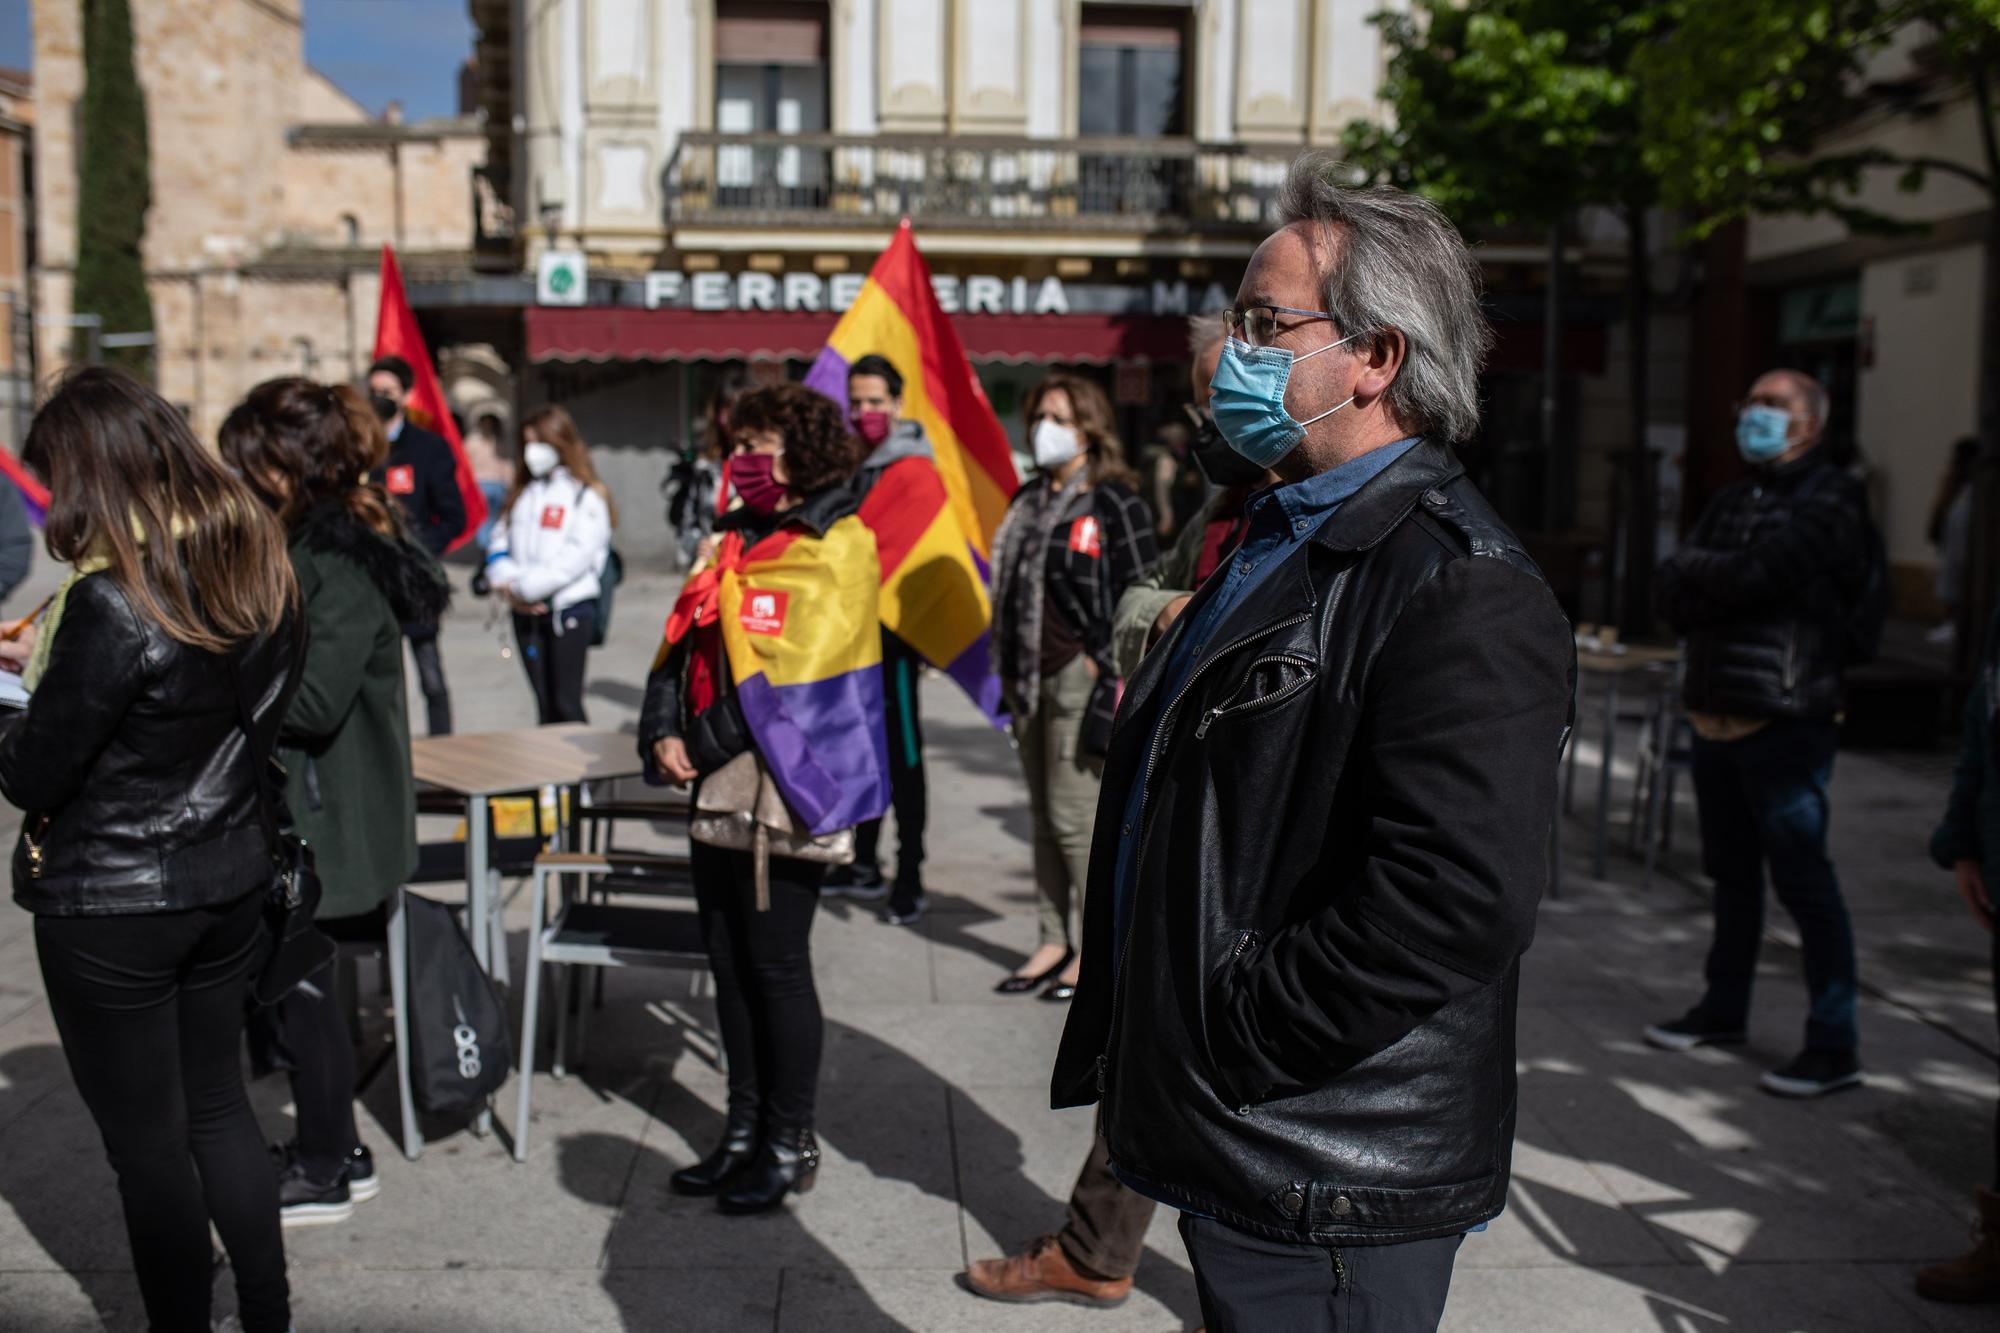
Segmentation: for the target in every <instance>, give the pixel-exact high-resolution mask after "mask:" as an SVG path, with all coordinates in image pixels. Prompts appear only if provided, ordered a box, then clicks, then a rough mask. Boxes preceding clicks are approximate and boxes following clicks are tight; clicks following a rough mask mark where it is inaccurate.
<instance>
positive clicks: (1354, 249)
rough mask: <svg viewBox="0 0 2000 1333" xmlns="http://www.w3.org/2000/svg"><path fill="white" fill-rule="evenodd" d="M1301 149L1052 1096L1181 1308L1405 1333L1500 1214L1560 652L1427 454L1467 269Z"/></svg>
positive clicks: (1240, 358)
mask: <svg viewBox="0 0 2000 1333" xmlns="http://www.w3.org/2000/svg"><path fill="white" fill-rule="evenodd" d="M1342 179H1343V175H1342V173H1341V170H1340V168H1339V166H1338V165H1337V163H1336V162H1335V161H1334V160H1333V159H1331V158H1329V157H1326V156H1322V155H1319V154H1308V155H1306V156H1304V157H1302V158H1301V159H1300V160H1299V161H1298V162H1297V163H1296V164H1295V165H1294V167H1293V169H1292V172H1291V174H1290V176H1289V178H1288V179H1287V182H1286V186H1285V189H1284V191H1283V195H1282V198H1281V204H1280V207H1281V210H1282V211H1281V216H1282V218H1283V219H1284V221H1285V224H1286V225H1285V226H1284V227H1283V229H1282V230H1280V231H1279V232H1278V233H1277V234H1276V235H1274V236H1272V237H1271V238H1270V239H1269V240H1267V241H1266V242H1265V243H1264V244H1263V245H1262V246H1261V247H1259V249H1258V251H1257V254H1256V256H1255V257H1254V258H1253V259H1252V261H1251V263H1250V268H1249V270H1248V272H1247V273H1246V274H1245V276H1244V279H1243V285H1242V288H1241V290H1240V291H1239V293H1238V297H1237V304H1236V306H1235V308H1234V309H1233V310H1232V311H1231V323H1232V326H1233V332H1234V333H1235V334H1236V335H1237V336H1235V337H1233V338H1232V339H1231V340H1230V342H1229V344H1228V345H1227V346H1226V347H1225V349H1224V352H1223V356H1222V361H1221V364H1220V365H1219V366H1218V367H1217V370H1216V373H1215V378H1214V380H1213V381H1212V384H1211V389H1212V394H1213V396H1212V398H1211V404H1210V405H1211V407H1212V409H1213V411H1214V413H1215V420H1216V424H1217V426H1219V427H1220V428H1221V430H1222V432H1223V434H1224V436H1225V437H1226V438H1227V439H1228V440H1229V443H1230V445H1231V446H1232V447H1233V448H1235V449H1236V450H1237V452H1238V453H1241V454H1243V455H1244V457H1245V458H1247V459H1249V460H1250V461H1251V462H1253V463H1256V464H1257V465H1259V466H1261V467H1269V468H1272V469H1273V470H1275V471H1276V472H1277V474H1278V476H1279V477H1280V478H1281V479H1282V483H1283V484H1281V485H1279V486H1276V487H1273V488H1270V489H1268V490H1265V491H1263V492H1261V493H1259V494H1258V495H1257V496H1256V497H1254V498H1253V499H1252V501H1251V503H1250V505H1249V508H1248V511H1247V512H1248V515H1249V529H1248V533H1247V535H1246V536H1245V538H1244V541H1243V543H1242V545H1241V547H1240V548H1239V549H1238V551H1237V553H1236V555H1235V556H1234V558H1232V559H1231V561H1230V562H1229V563H1228V564H1227V565H1226V566H1224V567H1223V568H1221V569H1218V570H1217V571H1216V573H1215V575H1214V576H1213V577H1211V578H1210V579H1209V580H1208V582H1207V583H1206V584H1205V585H1204V586H1203V587H1202V588H1201V589H1200V590H1199V592H1198V593H1197V594H1196V596H1195V598H1194V600H1193V601H1192V602H1191V603H1190V604H1189V605H1188V606H1187V608H1186V609H1185V610H1184V611H1183V612H1182V613H1181V615H1180V616H1179V617H1178V618H1177V619H1176V620H1175V621H1174V623H1173V625H1172V626H1171V627H1170V628H1169V629H1168V630H1167V632H1166V634H1165V636H1164V637H1163V638H1162V639H1161V641H1160V643H1159V645H1158V646H1157V647H1156V648H1155V649H1154V650H1153V651H1152V652H1151V653H1150V654H1148V655H1147V657H1146V659H1145V661H1144V663H1143V664H1142V665H1141V666H1140V668H1139V670H1138V671H1137V673H1135V674H1134V676H1133V677H1132V679H1131V680H1130V681H1129V682H1128V683H1127V687H1126V694H1125V699H1124V702H1123V704H1122V706H1121V708H1120V711H1119V715H1118V725H1117V729H1116V731H1115V733H1114V735H1113V739H1112V746H1111V754H1110V756H1109V758H1108V760H1107V761H1106V767H1105V775H1104V799H1103V801H1102V803H1101V804H1100V806H1099V809H1098V819H1097V828H1096V834H1095V839H1094V842H1093V847H1094V849H1095V850H1094V855H1093V857H1092V860H1091V870H1090V887H1089V891H1088V892H1087V893H1086V895H1085V902H1086V904H1087V907H1086V912H1087V919H1086V922H1085V943H1084V949H1083V957H1084V972H1083V981H1082V986H1081V989H1080V990H1079V992H1078V995H1077V997H1076V1000H1075V1002H1074V1005H1073V1007H1072V1009H1071V1012H1070V1018H1069V1025H1068V1027H1067V1029H1066V1030H1065V1032H1064V1034H1063V1043H1062V1051H1061V1054H1060V1056H1059V1057H1058V1060H1057V1065H1056V1071H1055V1077H1054V1080H1053V1100H1054V1102H1055V1104H1056V1105H1058V1106H1074V1105H1082V1104H1085V1103H1088V1102H1093V1101H1095V1102H1099V1103H1100V1115H1101V1123H1102V1126H1103V1132H1104V1136H1105V1140H1106V1143H1107V1144H1108V1147H1109V1152H1110V1157H1111V1162H1112V1167H1113V1170H1114V1171H1115V1172H1116V1173H1117V1175H1118V1177H1119V1179H1121V1180H1122V1181H1124V1182H1125V1183H1126V1184H1127V1185H1129V1186H1131V1187H1132V1188H1133V1189H1135V1190H1138V1191H1139V1192H1140V1193H1142V1194H1146V1195H1148V1196H1150V1197H1152V1198H1154V1199H1157V1200H1159V1201H1161V1202H1164V1203H1168V1204H1171V1205H1173V1206H1174V1207H1177V1208H1179V1209H1180V1210H1181V1213H1182V1218H1181V1235H1182V1237H1183V1239H1184V1240H1185V1241H1186V1242H1187V1246H1188V1254H1189V1257H1190V1258H1191V1259H1192V1260H1193V1264H1194V1270H1195V1279H1196V1282H1197V1284H1198V1286H1199V1288H1200V1292H1201V1301H1202V1313H1203V1315H1204V1316H1205V1318H1206V1320H1207V1324H1208V1327H1209V1329H1210V1330H1212V1333H1233V1331H1236V1330H1249V1329H1273V1328H1283V1329H1288V1330H1326V1331H1327V1333H1331V1330H1334V1329H1336V1328H1338V1329H1341V1330H1356V1329H1386V1328H1390V1327H1394V1328H1396V1329H1399V1330H1402V1329H1418V1328H1429V1327H1434V1326H1435V1325H1436V1323H1437V1321H1438V1319H1439V1318H1440V1317H1441V1315H1442V1313H1443V1309H1444V1301H1445V1294H1446V1291H1447V1289H1448V1287H1449V1285H1450V1280H1451V1270H1452V1265H1453V1262H1454V1259H1455V1257H1456V1253H1457V1249H1458V1245H1459V1242H1460V1240H1461V1238H1462V1237H1463V1236H1464V1234H1465V1233H1466V1232H1467V1231H1469V1230H1472V1229H1474V1228H1476V1227H1478V1226H1479V1225H1481V1224H1482V1223H1484V1222H1485V1221H1487V1220H1488V1219H1489V1218H1492V1217H1494V1216H1495V1215H1497V1214H1498V1213H1499V1211H1500V1209H1501V1207H1502V1205H1503V1203H1504V1202H1505V1199H1506V1191H1507V1180H1508V1165H1509V1159H1510V1156H1511V1151H1512V1144H1513V1134H1514V1101H1515V1083H1514V997H1515V989H1516V982H1517V977H1518V965H1519V958H1520V955H1521V953H1522V951H1523V950H1524V949H1525V948H1526V947H1527V944H1528V940H1529V938H1530V936H1531V935H1532V933H1533V929H1534V921H1535V909H1536V904H1537V903H1538V901H1539V899H1540V895H1541V891H1542V886H1543V885H1544V884H1545V883H1546V882H1547V879H1548V872H1549V865H1548V847H1549V828H1550V824H1551V822H1552V821H1553V819H1554V817H1555V808H1556V768H1557V757H1558V754H1559V752H1560V750H1561V748H1562V743H1563V739H1564V736H1565V734H1566V731H1567V728H1568V722H1569V715H1570V689H1571V678H1572V676H1573V674H1574V652H1573V647H1572V642H1571V637H1570V630H1569V626H1568V624H1567V623H1566V622H1565V620H1564V619H1563V615H1562V612H1561V610H1560V609H1559V608H1558V607H1557V605H1556V601H1555V598H1554V596H1553V595H1552V594H1551V593H1550V591H1549V588H1548V586H1547V584H1546V583H1545V582H1544V581H1543V579H1542V577H1541V575H1540V573H1539V571H1537V570H1536V568H1535V567H1534V565H1533V563H1532V562H1530V561H1529V560H1528V558H1527V557H1526V555H1525V554H1523V553H1522V551H1521V548H1520V545H1519V543H1518V542H1517V541H1516V540H1515V539H1514V537H1513V535H1512V534H1511V533H1509V532H1508V531H1507V529H1506V527H1505V526H1504V525H1502V524H1501V522H1500V521H1499V519H1498V518H1497V517H1495V516H1494V514H1493V512H1492V510H1491V509H1490V508H1489V507H1488V506H1487V504H1486V502H1485V500H1484V499H1482V498H1481V497H1480V495H1479V494H1478V492H1477V491H1476V490H1474V488H1473V487H1472V485H1471V483H1470V482H1468V481H1467V480H1466V478H1465V474H1464V469H1463V468H1462V467H1461V466H1460V465H1459V463H1458V461H1457V459H1456V458H1455V457H1454V456H1453V454H1452V452H1451V450H1450V448H1449V447H1448V445H1447V443H1446V441H1449V440H1452V439H1458V438H1463V437H1465V436H1467V435H1469V434H1471V433H1472V431H1473V430H1474V429H1475V428H1476V426H1477V422H1478V390H1477V375H1478V369H1479V363H1480V359H1481V356H1482V353H1483V351H1484V348H1485V344H1486V342H1487V340H1488V338H1489V337H1490V335H1489V333H1488V331H1487V326H1486V323H1485V319H1484V317H1483V316H1482V314H1481V313H1480V307H1479V295H1478V280H1477V273H1478V270H1477V267H1476V265H1475V263H1474V261H1473V260H1472V258H1471V257H1470V255H1469V254H1468V253H1467V251H1466V248H1465V245H1464V243H1463V241H1462V240H1461V239H1460V238H1459V236H1458V234H1457V233H1456V232H1455V231H1454V230H1453V229H1452V227H1451V225H1450V223H1448V222H1447V221H1445V219H1444V217H1443V216H1442V215H1441V214H1440V213H1439V212H1438V211H1437V210H1436V209H1435V208H1434V207H1432V206H1431V205H1430V204H1428V203H1427V202H1425V201H1423V200H1421V199H1418V198H1416V197H1415V196H1412V195H1408V194H1405V193H1403V192H1401V191H1398V190H1393V189H1388V188H1374V189H1368V190H1353V189H1349V188H1346V187H1345V186H1343V185H1342V184H1341V183H1340V182H1341V181H1342Z"/></svg>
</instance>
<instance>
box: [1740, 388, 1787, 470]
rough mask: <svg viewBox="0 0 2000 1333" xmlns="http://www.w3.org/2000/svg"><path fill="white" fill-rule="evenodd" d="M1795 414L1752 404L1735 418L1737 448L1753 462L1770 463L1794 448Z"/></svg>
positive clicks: (1782, 409) (1781, 409)
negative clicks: (1793, 419) (1793, 420)
mask: <svg viewBox="0 0 2000 1333" xmlns="http://www.w3.org/2000/svg"><path fill="white" fill-rule="evenodd" d="M1791 429H1792V414H1791V413H1789V412H1787V411H1786V410H1785V409H1784V408H1782V407H1766V406H1765V405H1764V404H1762V403H1752V404H1750V406H1748V407H1746V408H1744V409H1743V410H1742V412H1740V413H1738V414H1737V417H1736V448H1737V451H1738V452H1739V453H1741V454H1742V455H1743V457H1744V458H1745V459H1747V460H1749V461H1750V462H1752V463H1768V462H1770V461H1771V460H1772V459H1774V458H1776V457H1777V456H1778V455H1780V454H1782V453H1784V452H1785V450H1786V449H1788V448H1790V447H1791V440H1790V439H1789V438H1787V437H1788V436H1789V435H1790V433H1791Z"/></svg>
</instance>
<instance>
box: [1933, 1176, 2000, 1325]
mask: <svg viewBox="0 0 2000 1333" xmlns="http://www.w3.org/2000/svg"><path fill="white" fill-rule="evenodd" d="M1972 1235H1973V1245H1972V1248H1971V1249H1970V1250H1968V1251H1967V1252H1966V1253H1964V1254H1962V1255H1960V1256H1959V1257H1958V1258H1956V1259H1953V1260H1951V1261H1950V1262H1948V1263H1942V1264H1932V1265H1931V1266H1930V1267H1929V1268H1923V1269H1919V1270H1918V1271H1917V1294H1918V1295H1919V1296H1922V1297H1925V1298H1926V1299H1928V1300H1933V1301H1967V1302H1981V1301H2000V1194H1995V1193H1994V1192H1993V1191H1992V1190H1981V1191H1979V1222H1978V1224H1977V1225H1976V1226H1975V1227H1974V1228H1973V1233H1972Z"/></svg>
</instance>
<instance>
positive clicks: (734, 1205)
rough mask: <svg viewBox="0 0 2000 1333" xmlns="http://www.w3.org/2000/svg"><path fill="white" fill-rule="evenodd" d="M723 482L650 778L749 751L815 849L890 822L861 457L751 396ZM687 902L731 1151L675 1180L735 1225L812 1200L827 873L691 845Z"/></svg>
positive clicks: (813, 417) (657, 703) (667, 656)
mask: <svg viewBox="0 0 2000 1333" xmlns="http://www.w3.org/2000/svg"><path fill="white" fill-rule="evenodd" d="M729 426H730V434H731V451H730V455H729V461H728V464H727V467H726V475H727V477H728V480H729V486H730V489H731V491H732V492H733V493H734V494H736V495H737V496H739V497H741V499H742V504H741V505H739V506H738V507H737V508H735V509H733V510H731V511H730V512H729V513H727V514H725V515H723V516H722V518H720V519H719V520H717V523H716V530H717V536H718V542H717V546H716V551H715V555H714V557H713V559H712V560H710V561H709V562H708V563H707V564H705V565H698V566H697V568H696V569H695V571H694V572H693V573H692V574H691V575H690V576H689V578H688V581H687V585H686V586H685V587H684V588H683V589H682V591H681V596H680V600H679V601H678V602H677V603H676V604H675V606H674V611H673V614H672V616H671V617H670V618H669V619H668V621H667V632H666V639H665V642H664V643H663V644H662V645H661V650H660V654H659V657H658V658H657V659H656V660H655V662H654V666H653V670H652V673H651V675H649V676H648V677H647V680H646V701H645V706H644V708H643V710H642V712H641V714H640V720H639V748H640V753H641V754H642V755H643V756H644V757H645V759H646V761H647V764H648V766H649V769H650V770H652V773H651V776H654V777H656V778H658V779H664V780H668V781H673V782H693V783H695V784H696V785H697V790H699V785H700V783H701V782H702V781H703V780H705V779H706V778H708V777H709V776H711V775H713V774H714V773H715V772H716V770H718V769H719V768H721V767H722V766H723V765H724V764H726V763H728V762H729V761H730V760H731V759H733V758H735V757H737V756H738V755H741V754H743V753H744V752H745V751H755V753H756V754H757V756H758V758H759V759H760V760H761V761H762V763H763V765H764V767H765V768H766V769H767V770H768V771H769V773H770V775H771V778H772V780H773V782H774V783H775V784H776V786H777V788H778V790H779V792H780V794H781V795H782V796H783V797H784V801H785V805H786V806H787V807H788V808H789V810H790V811H791V813H792V815H793V816H794V817H795V819H796V821H797V822H798V823H799V824H801V825H803V826H804V827H805V828H806V829H807V830H808V831H809V832H810V833H811V834H813V835H814V836H815V837H817V836H821V835H824V834H827V833H831V832H834V831H837V830H840V829H845V828H851V827H853V826H854V825H856V824H858V823H860V822H862V821H863V820H867V819H874V818H877V817H879V816H880V815H881V814H882V812H883V810H885V809H886V808H887V807H888V804H889V776H888V756H887V754H886V752H885V748H884V733H883V724H882V665H881V664H882V638H881V632H880V629H879V621H878V612H877V600H878V597H879V593H880V588H881V569H880V565H879V563H878V561H877V558H876V554H875V538H874V536H873V535H872V534H871V533H870V532H869V531H868V529H867V528H866V527H864V526H863V525H862V522H861V520H860V519H859V518H858V517H856V516H855V508H856V505H857V503H858V496H857V493H856V489H855V487H854V486H853V484H852V483H853V478H854V474H855V470H856V469H857V468H858V467H859V465H860V462H861V457H862V452H863V449H862V445H861V442H860V441H859V440H858V439H856V438H855V437H854V436H853V435H852V434H850V433H849V431H848V427H847V420H846V417H845V414H844V413H843V412H842V411H841V409H840V408H839V407H837V406H835V405H834V404H833V403H832V402H831V401H829V400H828V399H827V398H825V397H824V396H822V395H820V394H817V393H814V392H813V391H811V390H809V389H806V388H803V387H801V386H799V385H795V384H780V385H775V386H772V387H770V388H766V389H758V390H754V391H752V392H750V393H747V394H745V395H744V396H743V397H742V398H740V399H738V400H737V402H736V403H735V405H734V406H733V407H732V409H731V411H730V416H729ZM690 846H691V849H692V851H691V861H692V869H693V875H694V883H695V899H696V903H697V905H698V907H699V909H700V913H701V926H702V938H703V942H704V944H705V945H706V947H707V949H708V956H709V963H710V966H711V968H712V970H713V972H714V975H715V992H716V998H715V1007H716V1016H717V1023H718V1026H719V1027H720V1028H721V1031H722V1044H723V1048H724V1050H725V1051H726V1052H727V1053H728V1059H729V1119H728V1124H727V1127H726V1128H725V1130H724V1133H723V1138H722V1142H721V1144H720V1145H719V1146H718V1147H717V1148H716V1149H715V1151H714V1152H712V1153H710V1154H709V1155H708V1156H707V1157H706V1158H704V1159H703V1160H702V1161H701V1162H699V1163H697V1164H696V1165H694V1166H691V1167H688V1168H687V1169H686V1170H683V1171H680V1172H677V1173H676V1174H675V1175H674V1177H673V1187H674V1189H675V1190H677V1191H679V1192H680V1193H683V1194H697V1195H709V1194H713V1195H717V1196H719V1197H718V1199H717V1203H718V1205H719V1206H720V1208H721V1209H722V1211H724V1212H727V1213H752V1212H763V1211H766V1210H768V1209H771V1208H776V1207H777V1206H778V1205H780V1204H781V1203H783V1202H784V1198H785V1195H786V1194H788V1193H791V1192H793V1191H798V1192H800V1193H803V1192H804V1191H805V1190H807V1189H809V1188H811V1186H812V1183H813V1179H814V1173H815V1172H816V1170H817V1168H818V1166H819V1149H818V1146H817V1145H816V1144H815V1143H814V1141H813V1136H812V1123H813V1101H814V1093H815V1088H816V1084H817V1082H818V1079H819V1057H820V1044H821V1020H820V1008H819V996H818V994H817V992H816V991H815V990H814V987H813V977H812V957H811V953H810V949H809V944H808V934H809V932H810V931H811V929H812V920H813V915H814V913H815V912H816V911H817V909H818V905H819V891H820V883H821V880H822V878H823V877H824V873H825V866H824V865H821V864H818V863H814V862H809V861H804V860H799V859H796V858H793V857H785V856H772V857H771V858H770V859H769V870H768V890H767V894H768V900H767V901H764V902H760V901H759V899H760V897H763V896H764V895H763V894H760V892H759V887H760V885H759V881H760V878H761V877H760V876H759V875H758V873H757V868H756V864H755V861H754V860H753V857H752V854H751V853H750V852H747V851H731V850H724V849H722V848H718V847H712V846H709V845H707V844H705V843H701V842H691V844H690Z"/></svg>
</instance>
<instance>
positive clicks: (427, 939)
mask: <svg viewBox="0 0 2000 1333" xmlns="http://www.w3.org/2000/svg"><path fill="white" fill-rule="evenodd" d="M403 921H404V927H405V931H406V934H407V937H408V940H409V978H410V992H409V996H408V1003H409V1006H410V1051H409V1061H410V1091H411V1093H412V1094H414V1096H415V1098H416V1102H417V1105H419V1106H421V1107H423V1108H424V1109H425V1110H426V1111H431V1112H434V1113H449V1112H453V1111H470V1110H475V1109H477V1108H478V1107H480V1106H482V1105H484V1104H485V1102H486V1099H487V1098H488V1097H490V1096H492V1095H493V1094H494V1093H495V1092H498V1091H499V1090H500V1085H501V1084H503V1083H505V1082H506V1081H507V1076H508V1075H509V1074H510V1073H512V1072H513V1069H514V1034H513V1031H512V1030H511V1029H510V1028H509V1027H508V1026H507V1004H506V1001H505V1000H503V999H501V998H500V991H499V988H498V987H496V986H495V985H494V984H493V979H492V978H491V977H489V976H487V975H486V973H485V972H484V971H482V970H481V968H480V966H479V960H478V959H477V958H475V957H474V956H473V953H472V945H471V943H470V942H469V941H468V940H467V939H466V938H465V931H464V929H463V928H462V927H461V926H460V925H459V924H458V914H457V913H456V912H455V911H453V910H452V908H451V907H450V906H448V905H447V904H445V903H441V902H435V901H433V900H432V899H429V898H426V897H424V896H423V895H421V894H416V893H411V892H409V891H408V890H405V891H404V893H403Z"/></svg>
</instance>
